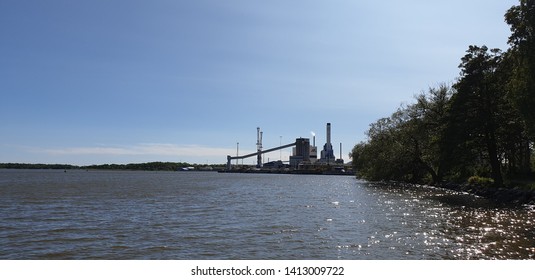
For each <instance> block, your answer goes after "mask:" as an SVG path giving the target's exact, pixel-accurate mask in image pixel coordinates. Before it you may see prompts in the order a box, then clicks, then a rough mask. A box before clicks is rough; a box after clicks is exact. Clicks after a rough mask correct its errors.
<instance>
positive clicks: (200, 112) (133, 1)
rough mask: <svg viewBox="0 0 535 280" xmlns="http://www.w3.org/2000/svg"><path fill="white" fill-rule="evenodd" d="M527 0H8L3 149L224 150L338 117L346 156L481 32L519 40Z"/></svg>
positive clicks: (442, 76)
mask: <svg viewBox="0 0 535 280" xmlns="http://www.w3.org/2000/svg"><path fill="white" fill-rule="evenodd" d="M517 3H518V1H516V0H515V1H513V0H447V1H427V0H404V1H388V0H385V1H371V0H370V1H364V0H360V1H359V0H353V1H343V0H333V1H316V0H296V1H286V0H270V1H252V0H229V1H216V0H212V1H205V0H195V1H179V0H165V1H162V0H154V1H138V0H92V1H81V0H80V1H76V0H62V1H59V0H47V1H41V0H1V1H0V40H1V41H0V96H1V102H0V118H1V124H0V162H24V163H67V164H77V165H86V164H101V163H130V162H147V161H173V162H177V161H185V162H190V163H225V162H226V155H227V154H232V155H235V154H236V148H237V147H236V146H237V144H236V143H237V142H239V143H240V144H239V149H240V154H244V153H246V152H253V151H254V150H255V144H256V128H257V127H261V129H262V131H263V132H264V147H265V148H271V147H276V146H279V144H280V143H282V144H286V143H291V142H293V141H294V140H295V138H297V137H308V138H310V137H311V133H312V132H315V133H316V135H317V136H316V144H317V146H319V147H322V146H323V144H324V143H325V141H326V140H325V138H326V137H325V125H326V123H327V122H330V123H332V141H333V146H334V148H335V155H336V156H337V157H338V156H339V154H340V151H339V145H340V144H339V143H343V151H342V152H343V157H344V160H346V161H347V160H349V158H348V153H349V152H350V150H351V148H352V147H353V146H354V145H355V144H356V143H358V142H360V141H363V140H365V139H366V136H365V131H366V130H367V129H368V126H369V124H370V123H372V122H374V121H376V120H377V119H379V118H381V117H386V116H389V115H390V114H391V113H392V112H394V111H395V110H396V108H397V107H399V105H400V104H402V103H411V102H412V101H413V96H414V95H416V94H418V93H420V92H421V91H423V90H426V89H428V88H429V87H430V86H436V85H438V84H439V83H443V82H445V83H451V82H453V81H455V79H456V78H457V77H458V75H459V69H458V68H457V66H458V65H459V63H460V58H461V57H462V56H463V55H464V53H465V51H466V50H467V49H468V46H469V45H472V44H473V45H487V46H488V47H492V48H495V47H496V48H501V49H503V50H505V49H507V44H506V42H507V37H508V36H509V34H510V31H509V27H508V26H507V25H506V24H505V22H504V18H503V15H504V14H505V12H506V10H507V9H508V8H510V7H511V6H513V5H516V4H517ZM289 152H290V149H287V150H284V151H283V152H282V153H280V152H274V153H271V154H268V155H266V159H265V160H266V161H267V159H268V158H269V159H270V160H276V159H279V157H281V156H282V157H283V159H286V160H287V156H288V155H289ZM254 161H255V159H254V158H251V159H250V160H245V163H253V162H254Z"/></svg>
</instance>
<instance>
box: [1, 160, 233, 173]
mask: <svg viewBox="0 0 535 280" xmlns="http://www.w3.org/2000/svg"><path fill="white" fill-rule="evenodd" d="M190 167H193V168H194V169H195V170H207V169H214V170H217V169H222V168H223V167H224V166H223V165H207V164H191V163H186V162H147V163H129V164H100V165H87V166H76V165H69V164H31V163H0V168H6V169H97V170H146V171H177V170H182V169H184V168H190Z"/></svg>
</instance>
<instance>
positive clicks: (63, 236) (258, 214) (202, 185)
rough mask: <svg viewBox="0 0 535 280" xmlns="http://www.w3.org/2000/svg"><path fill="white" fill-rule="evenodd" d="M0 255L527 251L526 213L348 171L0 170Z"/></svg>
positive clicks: (493, 254) (529, 255)
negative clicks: (334, 173) (346, 173)
mask: <svg viewBox="0 0 535 280" xmlns="http://www.w3.org/2000/svg"><path fill="white" fill-rule="evenodd" d="M0 213H1V215H2V219H0V259H533V258H535V236H534V234H535V232H534V227H533V222H534V218H535V210H534V209H533V208H530V207H516V208H512V207H509V208H507V207H500V206H497V205H494V204H492V203H491V202H490V201H488V200H485V199H481V198H477V197H474V196H471V195H467V194H459V193H454V192H452V191H448V190H442V189H436V188H432V187H426V186H409V185H399V184H375V183H367V182H364V181H359V180H356V179H355V178H352V177H348V176H315V175H310V176H308V175H303V176H292V175H269V174H218V173H212V172H97V171H90V172H86V171H72V172H67V173H64V172H57V171H35V170H33V171H28V170H0Z"/></svg>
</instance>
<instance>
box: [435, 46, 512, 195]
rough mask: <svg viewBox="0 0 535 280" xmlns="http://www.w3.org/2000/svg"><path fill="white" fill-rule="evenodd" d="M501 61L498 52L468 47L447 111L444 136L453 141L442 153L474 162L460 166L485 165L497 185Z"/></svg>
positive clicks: (501, 181)
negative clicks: (448, 127)
mask: <svg viewBox="0 0 535 280" xmlns="http://www.w3.org/2000/svg"><path fill="white" fill-rule="evenodd" d="M501 59H502V56H501V51H500V50H498V49H492V50H490V51H489V49H488V48H487V47H486V46H482V47H478V46H470V47H469V49H468V50H467V54H466V55H465V56H464V57H463V58H462V62H461V64H460V65H459V68H461V77H460V78H459V80H458V82H457V83H456V84H455V85H454V87H455V89H456V90H457V93H456V94H455V95H454V96H453V98H452V104H451V111H450V116H451V117H450V123H449V125H450V130H449V133H450V135H448V136H449V137H451V139H453V141H452V142H450V143H449V147H448V146H446V150H445V152H446V151H452V150H457V151H458V152H459V153H464V154H470V155H471V157H472V159H473V160H474V162H466V161H462V162H460V164H463V165H468V166H470V165H479V164H480V163H482V162H488V164H489V166H490V176H491V177H492V179H494V182H495V183H496V184H497V185H502V184H503V177H502V172H501V159H500V154H499V150H498V130H499V125H501V124H503V121H502V120H501V119H500V118H501V117H502V114H503V112H504V108H503V105H504V104H506V100H505V99H504V97H505V94H504V89H503V85H502V84H501V83H499V82H498V81H499V79H498V78H497V77H498V66H499V65H500V62H501ZM452 144H453V146H452ZM459 147H461V150H459ZM459 153H455V154H459ZM477 161H479V162H477ZM450 162H451V157H450Z"/></svg>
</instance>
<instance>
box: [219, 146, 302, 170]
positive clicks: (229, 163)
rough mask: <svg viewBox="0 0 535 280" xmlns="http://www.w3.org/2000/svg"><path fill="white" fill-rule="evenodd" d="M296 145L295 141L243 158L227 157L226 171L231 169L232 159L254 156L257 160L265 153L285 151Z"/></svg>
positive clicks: (239, 157) (240, 157)
mask: <svg viewBox="0 0 535 280" xmlns="http://www.w3.org/2000/svg"><path fill="white" fill-rule="evenodd" d="M296 144H297V141H296V142H293V143H291V144H286V145H282V146H279V147H276V148H272V149H268V150H263V151H262V150H260V149H259V150H258V151H257V152H256V153H252V154H248V155H243V156H235V157H232V156H227V170H231V169H232V165H231V161H232V160H233V159H236V160H238V159H245V158H250V157H254V156H256V157H257V158H259V159H260V158H261V156H262V154H265V153H270V152H274V151H278V150H282V149H286V148H290V147H293V146H295V145H296Z"/></svg>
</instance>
